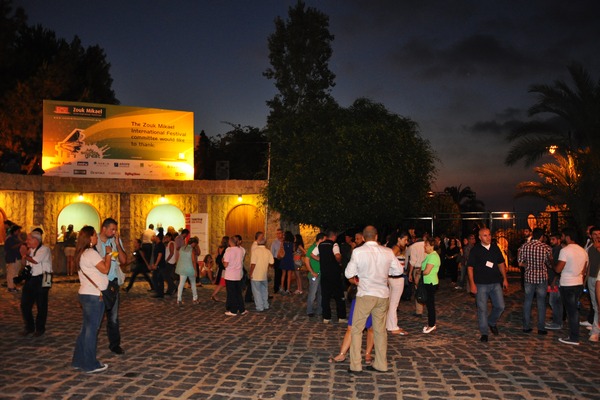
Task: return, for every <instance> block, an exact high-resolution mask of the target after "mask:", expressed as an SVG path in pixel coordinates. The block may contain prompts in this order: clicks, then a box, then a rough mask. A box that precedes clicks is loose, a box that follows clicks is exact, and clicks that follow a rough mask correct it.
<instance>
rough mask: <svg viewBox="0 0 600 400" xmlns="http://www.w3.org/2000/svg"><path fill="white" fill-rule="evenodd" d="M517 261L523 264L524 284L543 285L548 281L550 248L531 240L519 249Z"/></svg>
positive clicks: (550, 263)
mask: <svg viewBox="0 0 600 400" xmlns="http://www.w3.org/2000/svg"><path fill="white" fill-rule="evenodd" d="M517 261H518V262H519V265H520V264H525V282H527V283H544V282H547V281H548V268H552V249H551V248H550V246H548V245H546V244H544V243H542V242H540V241H539V240H534V239H532V240H531V241H529V242H526V243H524V244H523V245H522V246H521V247H520V248H519V254H518V258H517Z"/></svg>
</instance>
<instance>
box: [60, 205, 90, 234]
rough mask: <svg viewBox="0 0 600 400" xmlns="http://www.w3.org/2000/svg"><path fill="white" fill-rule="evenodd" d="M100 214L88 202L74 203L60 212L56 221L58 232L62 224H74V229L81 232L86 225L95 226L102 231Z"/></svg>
mask: <svg viewBox="0 0 600 400" xmlns="http://www.w3.org/2000/svg"><path fill="white" fill-rule="evenodd" d="M100 223H101V221H100V215H99V214H98V211H97V210H96V209H95V208H94V207H93V206H92V205H90V204H88V203H73V204H69V205H68V206H66V207H65V208H63V209H62V211H61V212H60V214H58V220H57V222H56V226H57V230H56V231H57V232H60V226H61V225H65V226H69V225H70V224H73V229H74V230H75V231H76V232H79V230H80V229H81V228H83V227H84V226H86V225H88V226H93V227H94V229H96V231H100Z"/></svg>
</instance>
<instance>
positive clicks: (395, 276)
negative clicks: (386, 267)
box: [388, 275, 406, 279]
mask: <svg viewBox="0 0 600 400" xmlns="http://www.w3.org/2000/svg"><path fill="white" fill-rule="evenodd" d="M405 276H406V275H388V278H392V279H398V278H404V277H405Z"/></svg>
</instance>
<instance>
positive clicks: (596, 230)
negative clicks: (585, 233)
mask: <svg viewBox="0 0 600 400" xmlns="http://www.w3.org/2000/svg"><path fill="white" fill-rule="evenodd" d="M598 231H600V226H598V225H596V226H592V227H591V228H590V235H591V234H592V233H594V232H598Z"/></svg>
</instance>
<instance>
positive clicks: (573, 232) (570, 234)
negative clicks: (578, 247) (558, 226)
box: [562, 228, 576, 241]
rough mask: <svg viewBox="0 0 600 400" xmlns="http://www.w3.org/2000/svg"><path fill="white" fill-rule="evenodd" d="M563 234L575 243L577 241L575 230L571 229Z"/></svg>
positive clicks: (566, 229)
mask: <svg viewBox="0 0 600 400" xmlns="http://www.w3.org/2000/svg"><path fill="white" fill-rule="evenodd" d="M562 234H563V235H565V237H569V238H570V239H571V240H573V241H575V239H576V235H575V230H573V229H571V228H565V229H563V230H562Z"/></svg>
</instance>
